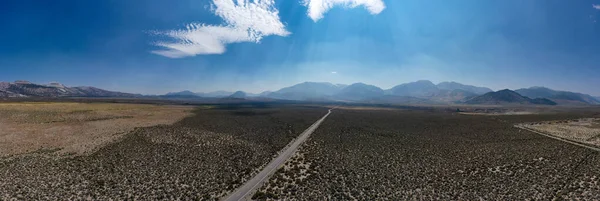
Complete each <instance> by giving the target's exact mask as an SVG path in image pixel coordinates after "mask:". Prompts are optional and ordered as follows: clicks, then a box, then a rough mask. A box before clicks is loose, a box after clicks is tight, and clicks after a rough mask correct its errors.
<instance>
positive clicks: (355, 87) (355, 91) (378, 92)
mask: <svg viewBox="0 0 600 201" xmlns="http://www.w3.org/2000/svg"><path fill="white" fill-rule="evenodd" d="M383 95H384V91H383V89H381V88H379V87H376V86H373V85H368V84H364V83H355V84H351V85H349V86H346V87H344V88H343V89H342V90H341V91H340V92H339V93H337V94H335V96H334V97H335V98H336V99H341V100H351V101H360V100H366V99H372V98H377V97H381V96H383Z"/></svg>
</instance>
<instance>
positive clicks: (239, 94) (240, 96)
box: [227, 91, 247, 99]
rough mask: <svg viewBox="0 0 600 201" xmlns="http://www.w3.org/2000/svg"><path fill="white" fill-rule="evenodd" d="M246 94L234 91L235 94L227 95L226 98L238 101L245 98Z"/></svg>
mask: <svg viewBox="0 0 600 201" xmlns="http://www.w3.org/2000/svg"><path fill="white" fill-rule="evenodd" d="M246 97H247V95H246V92H243V91H236V92H235V93H233V94H231V95H229V96H228V97H227V98H239V99H243V98H246Z"/></svg>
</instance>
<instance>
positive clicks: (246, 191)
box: [225, 109, 332, 201]
mask: <svg viewBox="0 0 600 201" xmlns="http://www.w3.org/2000/svg"><path fill="white" fill-rule="evenodd" d="M331 110H332V109H329V111H327V114H325V116H323V117H321V119H319V120H317V122H315V123H313V124H312V125H311V126H310V127H308V129H306V130H305V131H304V132H302V134H300V136H299V137H298V138H296V139H295V140H294V142H293V143H292V144H291V145H290V146H289V147H287V149H285V150H284V151H283V152H281V154H279V156H277V158H275V159H273V160H272V161H271V162H270V163H269V164H268V165H267V166H266V167H265V168H264V169H263V170H262V171H260V172H259V173H258V174H257V175H256V176H254V177H253V178H252V179H250V180H249V181H247V182H246V183H245V184H244V185H242V186H241V187H240V188H238V189H237V190H235V191H234V192H233V193H232V194H230V195H229V196H228V197H227V198H226V199H225V200H227V201H239V200H250V197H251V196H252V193H254V192H255V191H256V190H257V189H258V188H260V187H261V186H262V184H263V183H264V182H265V181H267V179H269V177H271V175H273V173H274V172H275V171H276V170H277V169H278V168H279V167H281V166H282V165H283V164H284V163H285V161H287V160H288V159H290V158H291V157H292V156H293V155H294V153H296V150H298V147H299V146H300V145H301V144H302V143H303V142H304V141H306V139H308V136H310V134H312V133H313V132H314V131H315V130H316V129H317V128H318V127H319V125H321V123H322V122H323V121H324V120H325V118H327V116H329V114H331Z"/></svg>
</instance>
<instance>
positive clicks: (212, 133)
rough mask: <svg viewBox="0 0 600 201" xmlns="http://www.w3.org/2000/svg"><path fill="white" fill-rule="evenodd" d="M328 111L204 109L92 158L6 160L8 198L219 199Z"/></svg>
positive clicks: (2, 183)
mask: <svg viewBox="0 0 600 201" xmlns="http://www.w3.org/2000/svg"><path fill="white" fill-rule="evenodd" d="M326 112H327V109H326V108H320V107H300V106H281V107H275V108H272V107H270V106H268V105H259V106H254V105H250V106H235V107H227V108H212V109H207V108H204V109H202V108H200V109H197V110H196V111H194V113H195V115H194V116H192V117H188V118H185V119H183V120H181V121H179V122H177V123H175V124H173V125H159V126H153V127H146V128H137V129H135V130H134V131H132V132H131V133H129V134H127V135H125V136H124V137H123V138H122V139H121V140H120V141H118V142H114V143H111V144H109V145H107V146H104V147H102V148H100V149H99V150H98V151H96V152H94V153H92V154H90V155H81V156H74V157H60V158H57V157H54V154H52V153H51V152H52V151H51V150H41V151H37V152H34V153H29V154H22V155H18V156H11V157H4V158H2V159H0V200H8V199H13V198H17V199H23V200H65V199H92V200H109V199H115V200H124V199H137V200H177V199H183V200H189V199H194V200H197V199H200V200H215V199H217V198H219V197H222V196H224V195H226V194H227V193H228V192H230V191H231V190H233V189H235V188H236V187H238V186H239V185H240V184H241V183H242V182H243V181H245V180H247V179H248V178H250V176H251V175H252V174H254V173H255V172H257V170H259V168H260V167H261V166H263V165H264V164H266V163H267V162H268V161H269V160H271V158H272V157H273V156H275V155H276V153H277V152H278V151H280V150H281V149H282V148H283V147H284V146H285V145H287V143H289V142H290V141H291V140H292V139H293V138H294V137H296V136H297V135H298V134H299V133H301V132H302V131H303V130H304V129H306V128H307V127H308V126H310V125H311V124H312V123H313V122H314V121H315V120H316V119H318V118H320V117H321V116H322V115H323V114H325V113H326Z"/></svg>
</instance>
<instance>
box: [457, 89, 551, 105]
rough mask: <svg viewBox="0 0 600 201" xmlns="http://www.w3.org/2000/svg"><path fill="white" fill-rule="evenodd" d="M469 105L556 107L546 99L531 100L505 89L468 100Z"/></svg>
mask: <svg viewBox="0 0 600 201" xmlns="http://www.w3.org/2000/svg"><path fill="white" fill-rule="evenodd" d="M465 103H467V104H481V105H506V104H509V105H511V104H539V105H556V103H555V102H553V101H551V100H548V99H545V98H536V99H531V98H528V97H525V96H522V95H521V94H519V93H517V92H515V91H512V90H509V89H504V90H500V91H496V92H489V93H486V94H483V95H481V96H476V97H473V98H471V99H469V100H467V101H466V102H465Z"/></svg>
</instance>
